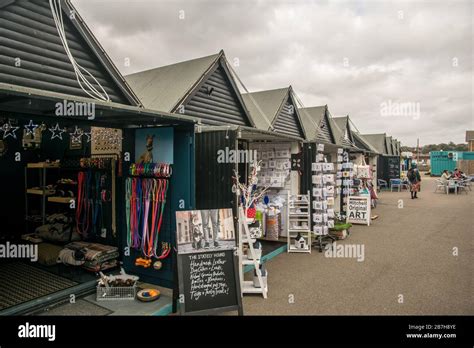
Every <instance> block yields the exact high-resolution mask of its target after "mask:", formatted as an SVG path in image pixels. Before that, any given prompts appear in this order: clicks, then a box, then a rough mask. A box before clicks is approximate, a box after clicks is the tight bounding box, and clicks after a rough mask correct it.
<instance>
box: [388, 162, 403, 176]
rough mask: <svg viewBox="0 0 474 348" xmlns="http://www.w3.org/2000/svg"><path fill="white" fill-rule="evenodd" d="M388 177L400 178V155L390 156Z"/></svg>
mask: <svg viewBox="0 0 474 348" xmlns="http://www.w3.org/2000/svg"><path fill="white" fill-rule="evenodd" d="M387 166H388V168H387V170H388V178H389V179H399V178H400V158H399V157H388V163H387Z"/></svg>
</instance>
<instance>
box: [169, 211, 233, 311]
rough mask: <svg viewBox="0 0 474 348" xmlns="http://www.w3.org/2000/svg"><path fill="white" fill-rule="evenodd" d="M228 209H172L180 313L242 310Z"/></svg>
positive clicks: (230, 214) (231, 221) (230, 215)
mask: <svg viewBox="0 0 474 348" xmlns="http://www.w3.org/2000/svg"><path fill="white" fill-rule="evenodd" d="M233 221H234V219H233V216H232V209H212V210H193V211H178V212H176V228H177V235H176V241H177V244H178V278H179V293H180V296H179V297H180V304H179V305H180V310H181V313H182V314H211V313H216V312H222V311H231V310H238V311H239V314H241V313H242V303H241V300H242V299H241V295H240V280H239V272H238V267H237V265H238V261H237V256H236V255H235V247H236V243H235V231H234V222H233Z"/></svg>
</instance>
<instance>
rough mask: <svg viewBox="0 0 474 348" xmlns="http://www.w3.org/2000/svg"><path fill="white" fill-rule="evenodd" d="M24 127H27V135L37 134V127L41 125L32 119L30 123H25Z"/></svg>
mask: <svg viewBox="0 0 474 348" xmlns="http://www.w3.org/2000/svg"><path fill="white" fill-rule="evenodd" d="M23 127H25V129H26V135H33V136H34V135H35V131H36V128H38V127H39V126H38V125H37V124H34V123H33V120H30V123H28V124H25V125H24V126H23Z"/></svg>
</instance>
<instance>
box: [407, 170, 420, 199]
mask: <svg viewBox="0 0 474 348" xmlns="http://www.w3.org/2000/svg"><path fill="white" fill-rule="evenodd" d="M407 178H408V181H409V182H410V194H411V199H414V198H418V196H417V193H418V192H419V191H420V186H421V175H420V172H419V171H418V168H417V167H416V164H412V166H411V168H410V170H409V171H408V173H407Z"/></svg>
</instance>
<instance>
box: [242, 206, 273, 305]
mask: <svg viewBox="0 0 474 348" xmlns="http://www.w3.org/2000/svg"><path fill="white" fill-rule="evenodd" d="M245 216H246V214H245V212H244V209H243V208H242V207H240V208H239V229H238V231H239V247H238V253H239V265H240V267H239V274H240V289H241V293H242V295H243V294H262V295H263V298H267V292H268V287H263V284H264V281H263V276H262V271H261V269H260V262H261V258H257V257H256V256H257V255H256V251H255V248H254V247H253V245H254V243H255V242H256V240H257V239H256V238H250V231H249V227H248V219H247V218H246V217H245ZM244 243H248V245H249V249H248V250H247V253H250V254H251V255H252V258H253V259H252V260H249V258H248V256H247V255H244V253H243V244H244ZM249 265H251V266H253V267H254V269H255V273H256V277H257V281H258V283H259V284H260V287H255V286H254V283H253V281H244V272H243V270H244V267H246V266H249Z"/></svg>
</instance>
